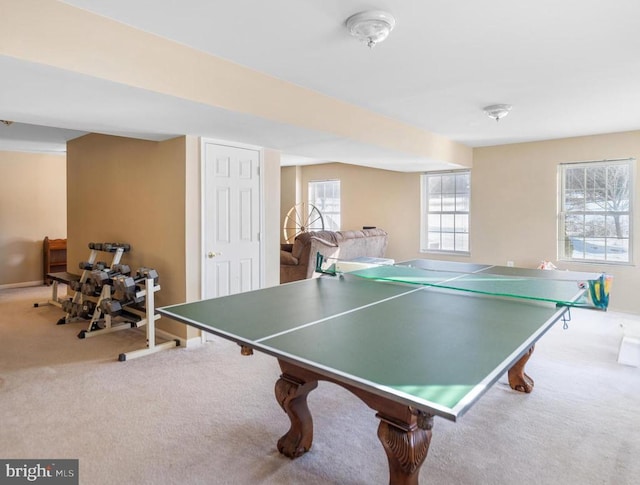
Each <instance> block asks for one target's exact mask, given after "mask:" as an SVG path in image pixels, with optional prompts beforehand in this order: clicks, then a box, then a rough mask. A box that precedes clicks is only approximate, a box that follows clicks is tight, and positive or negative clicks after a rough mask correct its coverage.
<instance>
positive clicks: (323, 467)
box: [0, 287, 640, 485]
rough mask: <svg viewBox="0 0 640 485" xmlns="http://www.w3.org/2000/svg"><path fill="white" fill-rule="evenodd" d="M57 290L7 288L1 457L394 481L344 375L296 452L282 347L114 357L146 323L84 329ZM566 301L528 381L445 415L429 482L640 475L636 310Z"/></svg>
mask: <svg viewBox="0 0 640 485" xmlns="http://www.w3.org/2000/svg"><path fill="white" fill-rule="evenodd" d="M49 296H50V290H49V289H48V288H46V287H37V288H23V289H8V290H7V289H5V290H0V458H36V459H52V458H77V459H79V463H80V483H81V484H86V485H107V484H114V485H115V484H118V485H124V484H154V485H156V484H253V483H259V484H309V485H315V484H318V485H320V484H353V485H355V484H378V483H379V484H384V483H387V482H388V468H387V462H386V456H385V454H384V451H383V449H382V446H381V444H380V442H379V441H378V438H377V436H376V430H377V425H378V422H377V419H376V418H375V416H374V413H373V412H372V411H371V410H369V408H367V407H366V406H365V405H364V404H362V403H361V402H360V401H359V400H358V399H357V398H355V397H354V396H352V395H351V394H349V393H348V392H347V391H345V390H343V389H342V388H340V387H337V386H335V385H331V384H327V383H321V384H320V386H319V387H318V389H317V390H315V391H313V392H312V393H311V395H310V397H309V406H310V409H311V411H312V413H313V416H314V425H315V426H314V444H313V448H312V450H311V451H310V452H309V453H307V454H306V455H304V456H303V457H301V458H299V459H297V460H289V459H288V458H284V457H282V456H281V455H280V454H279V453H278V452H277V450H276V446H275V444H276V441H277V439H278V438H279V437H280V436H281V435H282V434H283V433H284V432H285V431H286V430H287V429H288V425H289V422H288V418H287V417H286V415H285V414H284V412H283V411H282V410H281V409H280V407H279V406H278V404H277V403H276V401H275V398H274V393H273V386H274V384H275V382H276V380H277V378H278V375H279V373H278V366H277V362H276V360H275V359H274V358H272V357H269V356H266V355H261V354H256V355H254V356H252V357H243V356H241V355H240V352H239V348H238V346H237V345H235V344H232V343H229V342H226V341H224V340H219V339H216V340H214V341H213V342H209V343H207V344H204V345H202V346H200V347H197V348H193V349H183V348H176V349H171V350H166V351H162V352H160V353H157V354H154V355H151V356H146V357H143V358H140V359H136V360H131V361H127V362H118V361H117V357H118V354H120V353H121V352H126V351H130V350H135V349H137V348H141V347H143V346H144V334H143V333H140V332H139V331H138V330H126V331H122V332H117V333H114V334H109V335H102V336H99V337H95V338H88V339H84V340H80V339H78V338H76V334H77V333H78V332H79V331H80V330H81V329H83V328H85V327H86V324H84V323H71V324H67V325H60V326H57V325H55V322H56V321H57V320H58V319H59V318H60V317H61V316H62V312H61V310H60V309H58V308H56V307H53V306H47V307H39V308H34V307H33V303H34V302H37V301H43V300H46V299H47V298H48V297H49ZM572 313H573V321H572V322H571V324H570V328H569V329H568V330H563V329H562V325H560V324H559V325H556V326H555V327H554V328H553V329H552V330H551V331H550V332H549V333H548V334H547V335H545V336H544V337H543V338H542V339H541V340H540V342H539V343H538V344H537V346H536V351H535V352H534V354H533V357H532V358H531V360H530V361H529V363H528V365H527V372H528V373H529V374H530V375H531V376H532V377H533V378H534V379H535V382H536V387H535V389H534V392H533V393H531V394H529V395H524V394H520V393H516V392H514V391H512V390H510V388H509V387H508V385H507V383H506V380H505V379H504V378H503V379H501V380H500V382H498V383H497V384H496V385H495V386H494V387H493V388H492V389H491V390H490V391H489V392H487V394H486V395H485V396H484V397H483V398H482V399H481V400H480V401H479V402H478V403H477V405H476V406H474V407H473V408H472V409H471V410H470V411H469V412H468V413H467V414H466V415H465V416H464V417H463V418H462V419H461V420H460V421H459V422H457V423H451V422H449V421H446V420H444V419H440V418H436V420H435V426H434V433H433V441H432V443H431V449H430V451H429V455H428V457H427V459H426V461H425V464H424V465H423V467H422V471H421V473H420V483H421V484H442V485H448V484H456V485H457V484H469V485H476V484H491V485H497V484H505V485H511V484H516V483H517V484H545V485H547V484H563V485H572V484H575V485H584V484H612V485H613V484H615V485H621V484H636V483H640V369H639V368H636V367H630V366H623V365H620V364H618V363H617V362H616V357H617V352H618V346H619V343H620V339H621V335H622V329H621V327H620V325H621V323H623V322H624V321H628V320H630V319H632V320H635V319H634V318H633V317H630V316H629V315H623V314H616V313H612V312H608V313H600V312H594V311H585V310H573V312H572Z"/></svg>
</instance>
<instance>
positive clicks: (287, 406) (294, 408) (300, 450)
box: [275, 374, 318, 458]
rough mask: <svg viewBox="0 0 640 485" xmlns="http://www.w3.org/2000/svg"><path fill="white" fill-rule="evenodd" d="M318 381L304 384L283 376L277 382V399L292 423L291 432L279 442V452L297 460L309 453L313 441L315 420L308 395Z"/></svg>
mask: <svg viewBox="0 0 640 485" xmlns="http://www.w3.org/2000/svg"><path fill="white" fill-rule="evenodd" d="M317 386H318V381H309V382H303V381H300V380H298V379H296V378H294V377H291V376H288V375H286V374H282V375H281V376H280V379H278V381H277V382H276V388H275V393H276V399H277V400H278V404H280V406H281V407H282V409H284V411H285V412H286V413H287V416H289V420H290V421H291V427H290V428H289V431H287V433H286V434H285V435H284V436H282V437H281V438H280V439H279V440H278V451H279V452H280V453H282V454H283V455H284V456H288V457H289V458H297V457H299V456H301V455H303V454H304V453H305V452H307V451H309V449H310V448H311V442H312V441H313V420H312V418H311V413H310V412H309V407H308V406H307V395H308V394H309V393H310V392H311V391H312V390H314V389H315V388H316V387H317Z"/></svg>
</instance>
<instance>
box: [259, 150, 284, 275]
mask: <svg viewBox="0 0 640 485" xmlns="http://www.w3.org/2000/svg"><path fill="white" fill-rule="evenodd" d="M262 153H263V160H262V161H263V164H262V167H263V170H262V172H261V174H262V187H263V194H264V195H263V197H262V201H261V202H262V206H263V207H262V210H263V215H264V221H263V224H262V226H263V230H264V232H263V237H262V241H261V242H262V245H263V251H264V252H263V255H264V261H263V263H264V264H263V268H264V278H263V282H264V285H263V286H275V285H279V284H280V232H281V231H280V227H281V226H280V191H281V185H280V152H279V151H277V150H268V149H265V150H263V151H262Z"/></svg>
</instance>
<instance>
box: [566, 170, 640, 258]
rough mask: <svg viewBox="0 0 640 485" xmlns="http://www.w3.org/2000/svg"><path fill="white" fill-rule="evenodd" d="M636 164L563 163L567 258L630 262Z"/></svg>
mask: <svg viewBox="0 0 640 485" xmlns="http://www.w3.org/2000/svg"><path fill="white" fill-rule="evenodd" d="M632 166H633V165H632V160H617V161H606V162H589V163H575V164H563V165H561V166H560V170H561V180H562V186H561V201H560V203H561V210H560V228H559V234H560V236H561V237H560V247H559V255H560V257H561V258H562V259H574V260H583V261H610V262H630V261H631V259H630V238H631V195H632V191H631V174H632Z"/></svg>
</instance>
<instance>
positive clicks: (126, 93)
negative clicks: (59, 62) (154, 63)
mask: <svg viewBox="0 0 640 485" xmlns="http://www.w3.org/2000/svg"><path fill="white" fill-rule="evenodd" d="M65 3H67V4H70V5H74V6H77V7H79V8H83V9H86V10H89V11H92V12H94V13H96V14H99V15H103V16H106V17H110V18H113V19H115V20H117V21H120V22H123V23H126V24H129V25H131V26H133V27H136V28H139V29H141V30H144V31H148V32H152V33H155V34H158V35H160V36H163V37H166V38H169V39H173V40H175V41H177V42H180V43H183V44H186V45H189V46H192V47H194V48H196V49H199V50H202V51H205V52H208V53H210V54H213V55H215V56H218V57H221V58H224V59H227V60H231V61H233V62H236V63H238V64H241V65H243V66H246V67H249V68H252V69H255V70H257V71H262V72H264V73H267V74H270V75H272V76H275V77H277V78H280V79H283V80H286V81H289V82H291V83H294V84H297V85H301V86H305V87H308V88H311V89H313V90H316V91H318V92H321V93H324V94H327V95H330V96H333V97H335V98H339V99H342V100H344V101H347V102H349V103H352V104H354V105H358V106H361V107H364V108H366V109H369V110H371V111H374V112H377V113H380V114H383V115H385V116H388V117H390V118H394V119H397V120H400V121H403V122H406V123H409V124H411V125H414V126H416V127H419V128H421V129H424V130H427V131H430V132H433V133H437V134H440V135H443V136H445V137H447V138H450V139H452V140H455V141H458V142H460V143H463V144H466V145H469V146H473V147H478V146H488V145H497V144H505V143H515V142H522V141H534V140H543V139H553V138H564V137H568V136H580V135H589V134H598V133H611V132H619V131H629V130H637V129H640V62H639V61H640V49H639V48H640V36H639V32H640V31H639V29H638V19H640V2H638V1H637V0H615V1H610V2H604V1H602V0H560V1H559V0H538V1H536V2H523V1H513V0H492V1H491V2H479V1H470V0H468V1H464V2H461V1H457V2H456V1H451V0H378V1H357V0H315V1H314V0H269V1H260V0H226V1H222V0H110V1H109V2H104V1H99V0H66V1H65ZM368 9H381V10H386V11H388V12H390V13H391V14H393V15H394V17H395V18H396V28H395V30H394V31H393V32H392V33H391V35H390V36H389V38H388V39H387V40H386V41H385V42H383V43H381V44H379V45H377V46H376V47H374V48H373V49H368V48H367V47H366V46H365V45H363V44H360V43H358V42H357V41H356V40H355V39H353V38H351V37H350V36H349V34H348V32H347V31H346V28H345V26H344V21H345V20H346V18H347V17H348V16H349V15H351V14H353V13H356V12H359V11H362V10H368ZM0 72H2V73H3V75H2V77H1V78H2V79H0V119H11V120H15V121H19V122H20V123H16V124H14V125H12V126H10V127H4V126H1V125H0V149H3V147H6V145H5V143H7V142H11V143H13V145H11V146H13V147H14V148H15V146H16V143H18V142H17V141H15V140H12V139H11V135H8V134H7V132H9V130H14V131H15V132H18V134H19V135H20V136H19V137H18V138H19V139H23V140H24V139H25V138H28V137H27V135H26V134H25V132H26V131H28V130H27V128H28V127H24V126H22V125H21V124H22V123H25V124H32V125H43V126H48V127H54V128H62V129H64V130H71V131H62V132H58V131H56V130H50V131H49V132H46V131H43V130H42V129H39V131H38V132H36V135H37V136H36V137H34V138H38V137H39V139H40V142H39V143H40V145H38V146H39V147H40V150H44V149H45V147H46V146H52V147H54V149H56V148H55V146H56V145H55V143H50V142H55V141H56V139H55V137H56V136H58V140H59V142H58V145H57V147H58V148H57V149H60V147H62V149H63V142H64V140H66V139H69V138H73V137H74V136H77V135H78V133H79V132H85V131H94V132H100V133H110V134H121V135H127V136H136V137H140V138H146V139H158V140H160V139H166V138H169V137H171V136H176V135H179V134H192V135H201V136H210V137H214V138H222V139H229V140H235V141H242V142H246V143H252V144H255V145H261V146H267V147H271V148H276V149H280V150H282V151H283V153H284V154H286V155H287V157H285V161H286V162H287V163H291V162H295V161H298V160H306V161H309V160H322V161H327V160H328V161H331V160H337V161H344V162H350V163H361V164H364V165H370V166H380V167H390V168H394V169H399V170H411V169H424V168H425V163H424V160H422V161H418V160H413V159H411V157H408V156H406V157H405V156H403V155H402V154H398V153H387V152H384V151H383V150H381V149H379V148H376V147H372V146H365V145H362V144H360V143H355V142H353V141H349V140H345V139H339V138H337V137H335V136H334V135H330V134H326V133H317V132H312V131H310V130H306V129H302V128H297V127H292V126H286V125H283V124H277V123H273V122H270V121H268V120H264V119H258V118H255V117H249V116H247V115H241V114H239V113H232V112H228V111H225V110H222V109H218V108H214V107H211V106H203V105H200V104H197V103H192V102H188V101H184V100H179V99H176V98H171V97H168V96H164V95H160V94H157V93H152V92H148V91H143V90H140V89H137V88H132V87H129V86H123V85H118V84H116V83H112V82H108V81H104V80H100V79H95V78H90V77H88V76H83V75H80V74H75V73H70V72H67V71H61V70H57V69H54V68H51V67H46V66H41V65H34V64H29V63H26V62H22V61H19V60H15V59H11V58H7V57H0ZM43 79H44V80H46V87H43V84H42V80H43ZM494 103H509V104H512V105H513V110H512V112H511V114H510V115H509V116H508V117H506V118H504V119H503V120H501V121H500V122H499V123H496V122H495V121H492V120H490V119H488V118H487V117H486V116H485V115H484V114H483V113H482V107H483V106H486V105H489V104H494ZM43 140H44V141H43ZM30 143H36V141H31V142H30ZM47 143H49V145H47ZM4 149H7V148H4Z"/></svg>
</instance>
